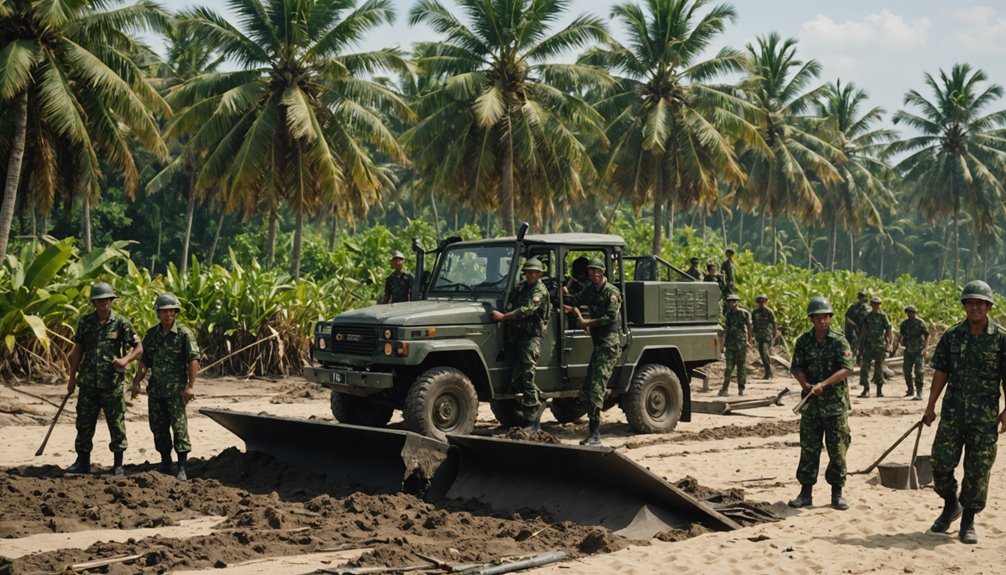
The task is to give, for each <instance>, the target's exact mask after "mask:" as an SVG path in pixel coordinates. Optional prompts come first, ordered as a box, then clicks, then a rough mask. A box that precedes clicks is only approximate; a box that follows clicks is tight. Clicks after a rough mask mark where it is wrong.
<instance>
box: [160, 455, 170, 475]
mask: <svg viewBox="0 0 1006 575" xmlns="http://www.w3.org/2000/svg"><path fill="white" fill-rule="evenodd" d="M157 470H158V471H160V472H161V473H171V452H170V451H165V452H164V453H162V454H161V464H160V465H158V466H157Z"/></svg>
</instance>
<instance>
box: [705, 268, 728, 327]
mask: <svg viewBox="0 0 1006 575" xmlns="http://www.w3.org/2000/svg"><path fill="white" fill-rule="evenodd" d="M702 281H706V282H710V283H712V282H715V283H716V285H717V286H719V288H720V299H721V300H723V315H726V314H727V310H728V309H729V306H728V305H727V296H728V295H730V292H729V291H728V290H727V284H725V283H724V282H723V276H722V275H720V274H718V273H716V266H715V265H713V264H706V277H705V278H704V279H703V280H702Z"/></svg>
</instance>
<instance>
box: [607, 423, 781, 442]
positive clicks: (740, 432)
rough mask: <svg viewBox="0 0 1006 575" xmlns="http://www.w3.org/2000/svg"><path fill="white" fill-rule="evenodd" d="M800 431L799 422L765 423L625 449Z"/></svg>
mask: <svg viewBox="0 0 1006 575" xmlns="http://www.w3.org/2000/svg"><path fill="white" fill-rule="evenodd" d="M799 431H800V421H799V420H789V421H765V422H761V423H758V424H756V425H725V426H722V427H713V428H711V429H703V430H702V431H695V432H690V431H689V432H682V433H674V434H670V435H662V436H659V437H655V438H650V439H640V440H638V441H627V442H626V443H625V449H637V448H640V447H647V446H650V445H660V444H663V443H672V442H679V441H711V440H717V439H734V438H737V437H777V436H780V435H789V434H790V433H797V432H799Z"/></svg>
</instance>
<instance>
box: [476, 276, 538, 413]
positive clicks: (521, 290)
mask: <svg viewBox="0 0 1006 575" xmlns="http://www.w3.org/2000/svg"><path fill="white" fill-rule="evenodd" d="M543 272H544V268H543V267H542V263H541V260H539V259H538V258H530V259H528V260H527V261H526V262H524V281H523V282H521V283H520V284H518V285H516V286H514V289H513V290H512V291H511V292H510V298H509V301H508V302H507V306H506V309H507V311H506V312H505V313H504V312H501V311H499V310H495V309H494V310H492V312H490V316H491V317H492V320H493V321H499V322H503V321H508V322H511V324H510V329H509V331H508V338H507V347H508V348H509V349H510V350H511V351H512V352H513V363H512V366H511V376H510V378H511V385H512V387H513V388H514V389H515V390H519V391H521V392H522V393H523V399H522V401H521V411H522V413H523V416H524V419H526V420H527V421H528V423H529V424H530V425H529V427H528V429H527V430H528V431H536V430H538V429H540V427H541V413H542V411H544V409H545V405H544V403H542V397H541V390H540V389H538V386H537V385H535V383H534V376H535V369H536V368H537V366H538V356H539V355H541V338H542V336H543V335H545V329H546V328H547V327H548V318H549V315H550V313H551V309H552V305H551V302H550V301H549V296H548V288H546V287H545V284H544V283H542V282H541V281H539V279H540V278H541V274H542V273H543Z"/></svg>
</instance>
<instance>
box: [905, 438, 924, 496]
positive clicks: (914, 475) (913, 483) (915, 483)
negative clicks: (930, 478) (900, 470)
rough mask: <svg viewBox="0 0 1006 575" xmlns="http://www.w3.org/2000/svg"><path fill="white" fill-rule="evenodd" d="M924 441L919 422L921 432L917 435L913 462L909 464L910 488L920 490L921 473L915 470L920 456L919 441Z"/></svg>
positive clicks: (913, 449)
mask: <svg viewBox="0 0 1006 575" xmlns="http://www.w3.org/2000/svg"><path fill="white" fill-rule="evenodd" d="M920 439H922V422H921V421H920V422H919V430H918V431H917V432H916V433H915V447H913V448H912V460H911V461H909V462H908V488H909V489H918V488H919V487H920V485H919V471H918V470H917V469H915V458H916V457H917V456H918V455H919V440H920Z"/></svg>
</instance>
